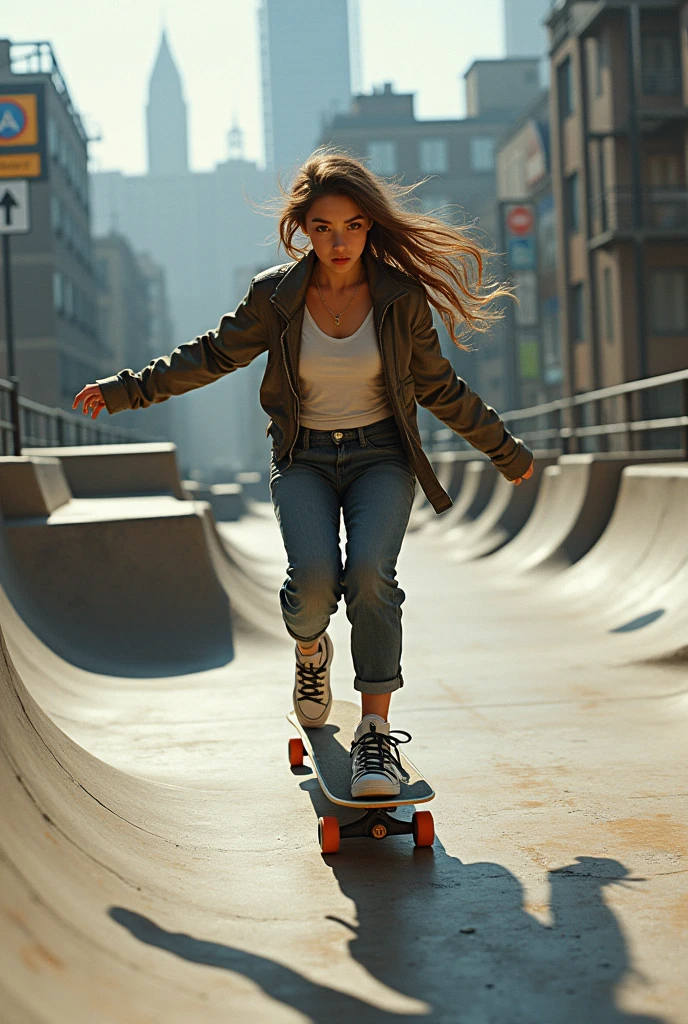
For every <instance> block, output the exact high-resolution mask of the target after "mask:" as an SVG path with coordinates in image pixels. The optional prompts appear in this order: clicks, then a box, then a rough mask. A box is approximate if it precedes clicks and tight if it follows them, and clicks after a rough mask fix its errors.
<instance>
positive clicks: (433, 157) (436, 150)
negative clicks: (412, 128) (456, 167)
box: [420, 139, 449, 174]
mask: <svg viewBox="0 0 688 1024" xmlns="http://www.w3.org/2000/svg"><path fill="white" fill-rule="evenodd" d="M420 169H421V171H422V172H423V174H446V173H447V171H448V170H449V153H448V148H447V140H446V139H421V140H420Z"/></svg>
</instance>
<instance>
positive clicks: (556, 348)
mask: <svg viewBox="0 0 688 1024" xmlns="http://www.w3.org/2000/svg"><path fill="white" fill-rule="evenodd" d="M542 354H543V361H544V373H543V376H544V380H545V384H560V383H561V380H562V378H563V372H562V368H561V337H560V330H559V298H558V296H556V295H550V296H549V298H547V299H545V301H544V302H543V303H542Z"/></svg>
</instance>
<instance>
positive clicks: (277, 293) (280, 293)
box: [270, 248, 408, 320]
mask: <svg viewBox="0 0 688 1024" xmlns="http://www.w3.org/2000/svg"><path fill="white" fill-rule="evenodd" d="M361 258H362V260H363V266H364V267H365V271H366V275H367V278H368V287H369V289H370V294H371V297H372V300H373V306H374V307H377V308H380V307H381V306H383V305H386V304H387V303H388V302H391V301H392V300H393V299H396V298H399V296H401V295H406V294H407V293H408V289H407V288H404V286H403V285H402V284H400V283H399V282H398V281H396V280H395V279H394V277H392V275H391V274H390V273H389V272H388V271H387V269H385V264H384V263H383V262H382V260H379V259H377V258H376V257H374V256H372V255H371V253H370V252H369V251H368V249H367V248H366V249H364V250H363V254H362V256H361ZM315 262H316V255H315V250H314V249H310V250H309V252H307V253H306V255H305V256H303V257H302V258H301V259H300V260H297V261H296V262H295V263H292V264H291V266H290V267H289V269H288V270H287V272H286V273H285V275H284V277H282V279H281V280H280V282H279V284H278V285H277V287H276V288H275V290H274V292H273V293H272V295H271V296H270V301H271V302H272V303H274V305H275V306H276V307H277V309H278V310H279V311H280V312H281V313H282V314H283V315H284V316H286V318H287V319H288V320H291V318H292V317H293V315H294V313H295V312H296V310H297V309H298V308H299V306H301V305H303V303H304V302H305V301H306V291H307V289H308V285H309V282H310V279H311V274H312V273H313V267H314V266H315ZM390 269H392V268H390Z"/></svg>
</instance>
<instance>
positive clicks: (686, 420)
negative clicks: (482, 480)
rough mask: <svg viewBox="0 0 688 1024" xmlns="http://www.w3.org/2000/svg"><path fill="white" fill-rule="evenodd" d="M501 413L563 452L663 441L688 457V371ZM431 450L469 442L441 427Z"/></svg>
mask: <svg viewBox="0 0 688 1024" xmlns="http://www.w3.org/2000/svg"><path fill="white" fill-rule="evenodd" d="M662 389H664V391H662ZM501 416H502V419H503V420H504V422H505V423H506V425H507V426H508V428H509V430H510V431H511V432H512V433H514V434H517V435H518V436H519V437H520V438H522V439H523V440H524V441H525V442H526V444H527V445H528V446H529V447H530V448H537V449H540V450H543V449H544V450H549V451H553V452H559V453H560V454H563V455H569V454H575V453H579V452H610V451H651V450H653V449H656V448H657V443H656V442H658V441H661V447H662V448H663V449H666V450H672V449H673V450H675V451H676V457H677V458H688V369H687V370H677V371H676V372H674V373H665V374H662V375H661V376H659V377H646V378H645V379H644V380H633V381H629V382H627V383H625V384H615V385H613V386H612V387H608V388H601V389H599V390H597V391H587V392H585V393H584V394H580V395H573V396H572V397H571V398H558V399H555V401H553V402H547V403H545V404H543V405H535V406H531V407H530V408H529V409H516V410H513V411H510V412H506V413H502V414H501ZM659 431H664V432H665V433H664V434H659V433H658V432H659ZM432 448H433V450H434V451H440V450H447V449H451V448H460V449H464V448H470V445H468V444H467V442H465V441H464V440H463V438H460V437H459V436H458V435H457V434H455V433H454V431H453V430H447V429H440V430H436V431H435V432H434V434H433V438H432Z"/></svg>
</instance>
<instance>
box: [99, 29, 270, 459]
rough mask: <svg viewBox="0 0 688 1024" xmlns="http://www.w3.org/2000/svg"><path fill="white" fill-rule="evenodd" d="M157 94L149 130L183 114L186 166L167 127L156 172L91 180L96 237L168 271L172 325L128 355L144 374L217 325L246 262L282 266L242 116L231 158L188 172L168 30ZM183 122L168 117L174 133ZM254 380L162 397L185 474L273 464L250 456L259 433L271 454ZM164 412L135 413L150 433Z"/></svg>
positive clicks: (238, 291) (238, 293)
mask: <svg viewBox="0 0 688 1024" xmlns="http://www.w3.org/2000/svg"><path fill="white" fill-rule="evenodd" d="M166 88H169V97H168V96H167V93H166V92H165V89H166ZM150 96H151V103H149V105H148V110H147V116H148V124H149V128H150V125H151V123H152V118H153V116H154V115H155V116H156V117H157V116H158V114H159V115H160V116H159V119H158V122H157V123H158V124H160V123H162V119H163V117H167V115H166V114H164V110H165V108H166V107H169V108H170V110H176V111H177V113H178V115H179V131H178V133H177V135H176V136H175V139H176V141H175V146H176V147H177V155H178V158H179V159H181V158H180V157H179V154H180V153H181V148H182V142H183V144H184V161H183V168H182V167H181V164H180V165H179V167H180V169H179V171H178V172H176V173H172V172H171V171H170V169H169V168H170V162H171V161H165V160H161V159H159V158H160V153H162V152H163V151H164V148H165V146H166V145H167V143H168V142H170V138H171V136H170V134H169V133H167V134H163V135H158V136H157V138H158V140H159V147H158V149H157V150H156V148H155V146H153V147H152V148H151V156H154V154H155V153H156V152H157V154H158V155H157V157H155V160H156V161H157V163H155V162H153V161H152V162H151V173H149V174H146V175H125V174H122V173H121V172H119V171H110V172H103V173H100V174H94V175H92V176H91V189H92V193H91V194H92V203H93V216H94V232H95V234H96V235H97V236H99V237H100V236H104V238H105V242H104V243H103V244H104V245H107V238H108V237H119V236H123V237H124V239H125V240H126V242H127V243H128V245H129V246H130V248H131V249H132V250H134V251H135V252H136V253H137V254H139V253H141V252H147V253H148V254H149V256H150V259H151V260H152V261H154V263H156V264H157V265H158V266H159V267H160V268H162V270H163V271H164V275H165V279H166V282H167V294H168V296H169V319H168V320H167V322H168V329H167V330H166V331H164V332H159V333H158V334H157V335H155V342H154V345H155V350H154V351H151V352H150V353H146V354H145V355H144V354H143V353H142V354H141V357H140V358H139V359H138V364H137V352H136V350H134V351H129V352H128V353H126V358H127V360H128V362H126V363H125V365H131V368H132V369H134V370H137V371H138V370H140V369H142V368H143V366H145V365H146V363H147V362H148V361H149V360H150V359H151V358H153V357H154V356H159V355H167V354H169V353H170V352H171V351H172V350H173V349H174V348H176V346H177V345H180V344H182V343H183V342H185V341H190V340H191V339H192V338H194V337H196V336H197V335H199V334H203V333H205V332H206V331H207V330H209V329H214V328H216V327H217V325H218V323H219V321H220V318H221V317H222V316H223V314H225V313H227V312H229V311H231V310H233V309H234V308H235V307H236V306H237V304H238V303H239V301H240V299H241V298H242V297H243V295H244V294H245V291H246V288H247V287H248V284H249V281H250V276H249V277H248V278H247V279H246V280H245V281H244V284H243V287H242V285H241V283H240V281H239V278H238V277H237V270H239V269H240V268H245V267H247V266H250V267H254V268H255V267H259V268H261V269H264V268H265V267H269V266H272V265H273V264H275V263H277V262H279V260H278V257H277V253H276V242H275V239H274V238H271V237H270V235H271V234H273V235H274V223H273V222H271V221H269V220H268V219H267V218H266V217H265V216H264V215H261V213H260V212H258V210H257V209H256V208H255V206H256V205H258V204H260V203H261V202H262V201H264V200H265V198H266V195H267V176H266V174H265V172H263V171H261V170H259V169H258V168H257V167H256V165H255V163H252V162H251V161H249V160H246V159H245V158H244V156H243V139H242V132H241V128H240V127H239V124H238V123H237V119H236V116H234V117H233V123H232V126H231V128H230V130H229V131H228V133H227V154H228V156H227V159H226V160H225V161H223V162H222V163H220V164H218V165H217V167H216V168H215V169H214V170H213V171H204V172H201V173H194V172H189V171H188V167H187V164H186V152H185V146H186V120H185V118H186V109H185V107H184V106H183V100H182V84H181V79H180V76H179V73H178V71H177V70H176V68H175V67H174V65H173V64H172V58H171V56H170V51H169V46H168V43H167V38H166V36H165V35H163V38H162V41H161V43H160V51H159V53H158V56H157V58H156V61H155V66H154V68H153V72H152V75H151V83H150ZM155 111H157V112H158V114H155ZM176 120H177V119H176V118H169V119H168V125H169V127H170V131H171V130H172V128H173V127H174V124H175V123H176ZM182 127H183V131H182ZM149 136H150V132H149ZM156 145H157V144H156ZM156 166H157V170H155V168H156ZM170 211H173V215H172V216H171V215H170ZM112 232H114V233H115V234H114V236H112V235H111V233H112ZM109 248H110V249H111V248H112V245H110V246H109ZM118 251H119V250H118ZM121 262H122V264H123V257H122V259H121ZM139 262H140V259H139ZM253 272H254V273H255V272H256V271H255V270H254V271H253ZM122 355H125V354H124V353H123V354H122ZM122 368H123V366H122V365H120V364H119V363H118V362H117V361H116V360H115V358H114V356H113V359H112V360H111V363H110V366H109V369H108V371H107V372H108V374H110V373H116V372H117V371H118V370H120V369H122ZM251 386H252V378H251V379H249V376H248V375H247V374H246V372H245V371H241V370H240V371H238V372H237V373H233V374H230V375H229V376H228V377H226V378H225V379H223V380H221V381H218V382H216V383H215V384H212V385H210V386H208V387H205V388H202V389H199V390H198V391H193V392H190V393H189V394H187V395H183V396H178V397H175V398H173V399H171V400H170V401H169V402H166V403H164V405H165V406H166V407H167V412H168V415H169V424H170V430H171V433H172V438H173V440H174V441H175V443H176V444H177V447H178V449H179V455H180V460H181V462H182V465H183V466H184V469H185V472H186V473H187V475H188V473H189V472H190V471H191V470H192V469H193V470H195V471H196V472H200V473H201V474H203V473H205V474H210V473H214V472H215V469H216V468H217V466H218V465H219V466H222V465H231V466H232V467H234V468H238V469H257V468H263V469H265V468H266V467H265V465H263V466H262V467H261V466H257V465H256V462H255V461H252V460H253V459H254V455H255V454H256V444H255V438H256V436H257V437H258V438H262V443H263V452H264V457H265V458H269V446H268V445H267V443H266V441H265V426H266V425H267V420H268V417H267V416H266V415H265V414H263V416H262V422H260V423H259V422H258V421H257V419H256V416H255V415H254V413H255V408H254V407H253V406H250V408H251V409H252V414H251V416H250V417H247V416H246V415H244V410H245V408H247V406H246V404H245V402H244V394H243V392H244V390H245V389H246V388H250V387H251ZM156 415H157V410H153V409H152V408H149V409H145V410H136V412H135V413H134V414H133V416H134V417H135V420H134V422H135V423H138V424H139V425H140V429H142V430H143V429H146V428H147V425H148V424H149V423H150V425H151V428H150V429H151V430H152V429H153V427H155V426H156V419H155V417H156ZM127 425H129V424H127ZM157 432H158V430H157V429H156V433H157Z"/></svg>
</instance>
